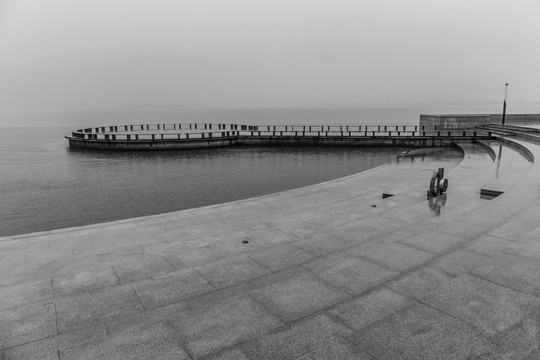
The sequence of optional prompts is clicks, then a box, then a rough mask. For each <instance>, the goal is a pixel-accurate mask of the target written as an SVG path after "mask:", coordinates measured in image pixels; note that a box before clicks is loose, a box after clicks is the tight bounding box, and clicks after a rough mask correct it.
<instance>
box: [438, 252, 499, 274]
mask: <svg viewBox="0 0 540 360" xmlns="http://www.w3.org/2000/svg"><path fill="white" fill-rule="evenodd" d="M489 259H490V258H489V257H488V256H486V255H483V254H480V253H477V252H474V251H469V250H461V249H459V250H455V251H452V252H451V253H449V254H447V255H444V256H442V257H440V258H437V259H436V260H434V261H433V262H431V263H430V264H429V266H430V267H433V268H435V269H437V270H440V271H442V272H443V273H445V274H447V275H449V276H459V275H462V274H466V273H469V272H470V271H472V270H474V269H475V268H477V267H479V266H481V265H483V264H484V263H485V262H487V261H489Z"/></svg>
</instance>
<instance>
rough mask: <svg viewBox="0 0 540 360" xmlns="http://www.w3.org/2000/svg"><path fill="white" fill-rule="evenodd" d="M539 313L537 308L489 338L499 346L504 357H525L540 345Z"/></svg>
mask: <svg viewBox="0 0 540 360" xmlns="http://www.w3.org/2000/svg"><path fill="white" fill-rule="evenodd" d="M539 334H540V313H539V309H538V308H537V309H536V310H535V311H533V312H531V313H529V314H528V315H527V316H525V318H523V319H522V320H521V321H520V322H518V323H517V324H515V325H513V326H511V327H510V328H508V329H506V330H504V331H502V332H499V333H497V334H495V335H494V336H492V337H491V338H490V339H491V341H493V342H494V343H496V344H497V345H498V347H499V353H500V354H501V355H504V357H503V356H501V357H502V358H506V359H527V358H528V356H530V355H531V354H533V353H534V352H535V351H537V350H538V349H539V347H540V338H539V337H540V335H539Z"/></svg>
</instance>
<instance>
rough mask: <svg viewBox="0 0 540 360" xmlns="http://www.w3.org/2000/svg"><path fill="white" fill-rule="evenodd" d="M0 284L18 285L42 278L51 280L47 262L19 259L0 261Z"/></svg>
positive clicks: (49, 267)
mask: <svg viewBox="0 0 540 360" xmlns="http://www.w3.org/2000/svg"><path fill="white" fill-rule="evenodd" d="M0 274H1V275H0V286H10V285H20V284H26V283H31V282H37V281H42V280H49V281H50V280H51V266H50V265H49V264H44V265H42V264H33V263H32V264H29V263H23V264H21V262H20V261H14V260H12V261H2V263H0Z"/></svg>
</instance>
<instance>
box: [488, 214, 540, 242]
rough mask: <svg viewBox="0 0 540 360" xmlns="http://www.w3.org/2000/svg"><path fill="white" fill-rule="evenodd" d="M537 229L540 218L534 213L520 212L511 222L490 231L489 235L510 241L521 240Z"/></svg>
mask: <svg viewBox="0 0 540 360" xmlns="http://www.w3.org/2000/svg"><path fill="white" fill-rule="evenodd" d="M536 228H538V216H537V215H536V214H535V213H534V212H532V213H527V212H520V213H519V214H517V215H516V216H514V217H513V218H512V219H511V220H510V221H506V222H504V223H503V224H501V225H500V226H499V227H497V228H495V229H493V230H491V231H489V235H493V236H497V237H502V238H505V239H510V240H519V239H520V238H522V237H523V236H525V235H526V234H527V233H529V232H531V231H533V230H535V229H536Z"/></svg>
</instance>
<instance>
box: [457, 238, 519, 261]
mask: <svg viewBox="0 0 540 360" xmlns="http://www.w3.org/2000/svg"><path fill="white" fill-rule="evenodd" d="M512 243H513V241H511V240H508V239H503V238H499V237H496V236H491V235H481V236H479V237H478V238H477V239H475V240H473V241H472V242H470V243H469V244H468V245H467V246H466V247H465V248H464V249H466V250H472V251H475V252H477V253H480V254H485V255H489V256H497V255H499V254H500V253H502V252H503V251H505V249H506V248H508V247H509V246H510V245H511V244H512Z"/></svg>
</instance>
